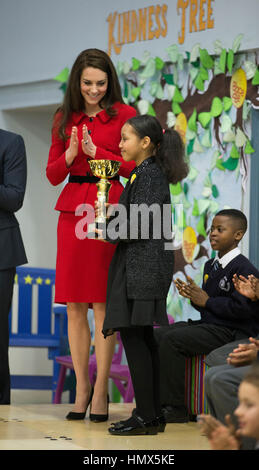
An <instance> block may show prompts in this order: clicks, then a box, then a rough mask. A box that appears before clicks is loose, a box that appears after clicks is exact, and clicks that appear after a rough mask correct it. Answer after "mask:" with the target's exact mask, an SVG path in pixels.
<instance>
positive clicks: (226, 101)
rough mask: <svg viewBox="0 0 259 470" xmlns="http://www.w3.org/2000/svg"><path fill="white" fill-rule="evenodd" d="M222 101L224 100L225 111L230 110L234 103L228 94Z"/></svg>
mask: <svg viewBox="0 0 259 470" xmlns="http://www.w3.org/2000/svg"><path fill="white" fill-rule="evenodd" d="M222 101H223V108H224V111H228V110H229V109H230V108H231V106H232V104H233V103H232V99H231V98H229V97H228V96H224V98H223V100H222Z"/></svg>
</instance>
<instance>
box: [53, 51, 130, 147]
mask: <svg viewBox="0 0 259 470" xmlns="http://www.w3.org/2000/svg"><path fill="white" fill-rule="evenodd" d="M86 67H93V68H96V69H100V70H102V71H103V72H105V73H107V76H108V88H107V92H106V94H105V96H104V97H103V98H102V100H101V101H100V103H99V105H100V107H101V108H103V109H105V110H106V112H107V114H108V115H109V116H114V115H115V114H116V111H115V110H114V109H113V108H112V106H113V105H114V103H116V102H117V101H119V102H120V103H123V98H122V94H121V87H120V83H119V79H118V76H117V72H116V70H115V67H114V65H113V63H112V61H111V59H110V57H109V56H108V54H106V52H104V51H101V50H99V49H86V50H84V51H82V52H81V53H80V54H79V56H78V57H77V59H76V60H75V62H74V64H73V66H72V69H71V72H70V76H69V80H68V84H67V88H66V92H65V96H64V100H63V104H62V105H61V106H60V107H59V108H58V109H57V111H56V114H57V113H61V115H60V117H59V119H58V120H57V119H56V120H55V117H56V114H55V117H54V122H55V124H54V127H56V129H57V131H58V134H59V136H60V137H61V138H62V139H63V140H66V139H67V137H68V136H67V135H66V132H65V129H66V125H67V122H68V119H69V117H70V114H71V113H72V112H81V111H84V108H85V104H84V99H83V97H82V95H81V91H80V79H81V75H82V72H83V70H84V69H85V68H86Z"/></svg>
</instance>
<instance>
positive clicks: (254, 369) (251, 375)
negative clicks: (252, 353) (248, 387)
mask: <svg viewBox="0 0 259 470" xmlns="http://www.w3.org/2000/svg"><path fill="white" fill-rule="evenodd" d="M243 382H247V383H250V384H252V385H254V386H255V387H258V388H259V360H258V359H257V361H254V362H253V364H252V366H251V367H250V369H249V371H248V372H247V374H246V375H245V376H244V378H243Z"/></svg>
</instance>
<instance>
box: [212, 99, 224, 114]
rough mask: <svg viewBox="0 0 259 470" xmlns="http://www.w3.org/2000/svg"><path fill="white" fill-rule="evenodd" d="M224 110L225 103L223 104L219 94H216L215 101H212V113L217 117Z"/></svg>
mask: <svg viewBox="0 0 259 470" xmlns="http://www.w3.org/2000/svg"><path fill="white" fill-rule="evenodd" d="M222 111H223V104H222V101H221V99H220V98H218V97H217V96H215V98H213V101H212V105H211V110H210V112H211V114H212V116H213V117H217V116H220V114H221V113H222Z"/></svg>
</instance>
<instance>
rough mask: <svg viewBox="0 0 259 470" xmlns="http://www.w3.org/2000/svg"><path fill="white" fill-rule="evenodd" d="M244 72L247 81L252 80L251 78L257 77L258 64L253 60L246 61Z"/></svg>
mask: <svg viewBox="0 0 259 470" xmlns="http://www.w3.org/2000/svg"><path fill="white" fill-rule="evenodd" d="M243 70H244V71H245V74H246V79H247V80H251V78H253V77H254V76H255V73H256V70H257V67H256V64H255V63H254V62H252V61H251V60H246V61H245V62H244V63H243Z"/></svg>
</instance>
